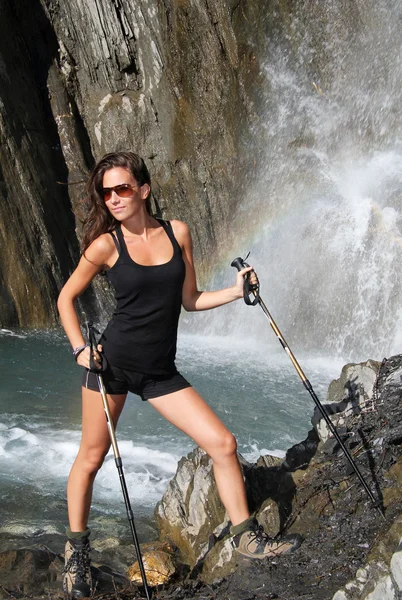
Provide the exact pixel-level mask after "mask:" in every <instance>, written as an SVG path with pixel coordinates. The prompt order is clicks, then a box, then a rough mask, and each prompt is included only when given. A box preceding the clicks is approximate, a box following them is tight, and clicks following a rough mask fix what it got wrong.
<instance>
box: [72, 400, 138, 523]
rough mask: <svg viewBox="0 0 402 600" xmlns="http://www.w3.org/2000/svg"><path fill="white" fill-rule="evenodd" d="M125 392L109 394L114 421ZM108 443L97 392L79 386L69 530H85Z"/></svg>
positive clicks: (115, 421)
mask: <svg viewBox="0 0 402 600" xmlns="http://www.w3.org/2000/svg"><path fill="white" fill-rule="evenodd" d="M125 399H126V394H123V395H113V396H108V402H109V408H110V412H111V415H112V419H113V422H114V425H115V426H116V425H117V421H118V419H119V416H120V413H121V411H122V410H123V406H124V402H125ZM109 447H110V437H109V431H108V428H107V423H106V417H105V413H104V410H103V404H102V398H101V395H100V393H99V392H93V391H92V390H87V389H86V388H82V438H81V445H80V449H79V451H78V455H77V458H76V459H75V462H74V464H73V466H72V468H71V471H70V476H69V478H68V485H67V502H68V518H69V522H70V529H71V531H77V532H78V531H85V529H86V528H87V523H88V516H89V510H90V507H91V499H92V486H93V482H94V479H95V476H96V474H97V472H98V470H99V469H100V467H101V466H102V463H103V460H104V458H105V456H106V454H107V452H108V450H109Z"/></svg>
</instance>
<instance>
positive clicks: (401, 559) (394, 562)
mask: <svg viewBox="0 0 402 600" xmlns="http://www.w3.org/2000/svg"><path fill="white" fill-rule="evenodd" d="M391 573H392V577H393V580H394V582H395V585H396V586H397V588H398V590H399V591H400V592H402V550H400V551H399V552H395V553H394V554H393V555H392V558H391Z"/></svg>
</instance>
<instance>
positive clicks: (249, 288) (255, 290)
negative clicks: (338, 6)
mask: <svg viewBox="0 0 402 600" xmlns="http://www.w3.org/2000/svg"><path fill="white" fill-rule="evenodd" d="M246 258H247V257H246ZM230 266H231V267H235V268H236V269H237V270H238V271H241V270H242V269H244V268H245V267H249V266H250V265H248V264H247V263H246V262H245V260H243V259H242V258H240V257H238V258H235V259H234V260H233V261H232V262H231V264H230ZM259 287H260V286H259V284H258V283H257V284H251V283H250V282H249V273H247V274H246V277H245V279H244V301H245V303H246V304H248V305H249V306H255V305H256V304H259V305H260V306H261V308H262V310H263V312H264V314H265V316H266V317H267V318H268V319H269V323H270V325H271V327H272V329H273V331H274V333H275V335H276V337H277V338H278V340H279V341H280V343H281V346H282V348H283V349H284V350H285V352H286V354H287V355H288V356H289V358H290V360H291V361H292V364H293V366H294V368H295V369H296V371H297V373H298V375H299V377H300V379H301V380H302V382H303V385H304V387H305V388H306V390H307V391H308V392H309V394H310V396H311V397H312V399H313V400H314V403H315V405H316V406H317V408H318V410H319V411H320V413H321V414H322V416H323V418H324V419H325V422H326V424H327V425H328V428H329V430H330V431H331V433H332V435H333V436H334V437H335V439H336V441H337V442H338V444H339V445H340V447H341V448H342V450H343V452H344V454H345V456H346V458H347V460H348V461H349V464H350V466H351V467H352V469H353V470H354V472H355V473H356V475H357V477H358V478H359V480H360V483H361V484H362V486H363V488H364V489H365V491H366V493H367V495H368V497H369V498H370V500H371V503H372V508H376V509H377V510H378V512H379V513H380V515H381V516H382V517H383V519H385V515H384V511H383V507H382V503H381V499H379V498H378V499H376V498H375V496H374V494H373V493H372V491H371V490H370V488H369V486H368V485H367V483H366V481H365V479H364V477H363V475H362V474H361V472H360V470H359V468H358V466H357V465H356V463H355V461H354V460H353V458H352V456H351V454H350V452H349V450H348V449H347V448H346V446H345V444H344V443H343V441H342V439H341V437H340V435H339V433H338V432H337V430H336V427H335V425H334V424H333V423H332V421H331V419H330V418H329V416H328V414H327V412H326V410H325V408H324V407H323V405H322V404H321V402H320V400H319V399H318V396H317V395H316V393H315V391H314V390H313V387H312V385H311V383H310V382H309V380H308V379H307V377H306V376H305V374H304V373H303V370H302V368H301V367H300V365H299V363H298V362H297V360H296V357H295V355H294V354H293V352H292V351H291V349H290V348H289V346H288V345H287V343H286V340H285V338H284V337H283V335H282V333H281V332H280V330H279V328H278V326H277V324H276V323H275V321H274V319H273V318H272V316H271V314H270V312H269V310H268V308H267V307H266V305H265V304H264V302H263V300H262V298H261V296H260V291H259ZM251 294H253V296H254V300H251V299H250V295H251Z"/></svg>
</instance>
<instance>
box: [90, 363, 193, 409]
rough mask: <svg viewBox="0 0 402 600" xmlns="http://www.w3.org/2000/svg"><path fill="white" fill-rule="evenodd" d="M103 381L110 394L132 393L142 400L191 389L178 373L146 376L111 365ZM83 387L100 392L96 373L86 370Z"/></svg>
mask: <svg viewBox="0 0 402 600" xmlns="http://www.w3.org/2000/svg"><path fill="white" fill-rule="evenodd" d="M102 379H103V384H104V386H105V390H106V392H107V393H108V394H127V392H132V393H133V394H137V395H138V396H140V397H141V399H142V400H149V399H150V398H159V396H166V395H167V394H172V393H173V392H178V391H179V390H184V389H185V388H188V387H191V384H190V383H189V382H188V381H187V380H186V379H184V377H183V375H180V373H179V372H178V371H174V372H173V373H170V374H169V375H145V374H144V373H136V372H135V371H124V370H123V369H119V368H118V367H113V366H112V365H109V364H108V365H107V368H106V369H105V371H102ZM82 387H84V388H87V389H88V390H93V391H94V392H99V386H98V380H97V377H96V373H93V372H92V371H90V370H89V369H85V371H84V375H83V377H82Z"/></svg>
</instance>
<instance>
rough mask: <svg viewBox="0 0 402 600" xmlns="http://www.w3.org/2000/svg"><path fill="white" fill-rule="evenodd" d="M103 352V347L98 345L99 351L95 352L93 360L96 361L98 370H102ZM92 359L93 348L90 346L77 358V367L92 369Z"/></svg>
mask: <svg viewBox="0 0 402 600" xmlns="http://www.w3.org/2000/svg"><path fill="white" fill-rule="evenodd" d="M102 351H103V348H102V345H101V344H98V348H97V350H95V351H94V354H93V358H94V360H95V366H96V368H97V369H100V368H101V366H102V358H101V356H100V354H99V353H100V352H102ZM90 358H91V348H90V347H89V346H88V347H87V348H85V349H84V350H83V351H82V352H80V354H79V355H78V356H77V365H80V367H84V368H85V369H89V368H90Z"/></svg>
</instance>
